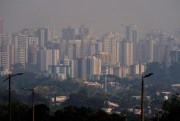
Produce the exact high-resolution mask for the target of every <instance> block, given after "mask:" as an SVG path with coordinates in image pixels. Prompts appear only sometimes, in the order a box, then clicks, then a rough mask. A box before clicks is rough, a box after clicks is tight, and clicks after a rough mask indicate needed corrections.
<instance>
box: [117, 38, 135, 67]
mask: <svg viewBox="0 0 180 121" xmlns="http://www.w3.org/2000/svg"><path fill="white" fill-rule="evenodd" d="M119 47H120V49H119V60H120V64H121V65H123V66H130V65H132V64H133V63H134V62H133V42H129V41H126V40H123V41H121V42H119Z"/></svg>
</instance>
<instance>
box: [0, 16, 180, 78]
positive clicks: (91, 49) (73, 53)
mask: <svg viewBox="0 0 180 121" xmlns="http://www.w3.org/2000/svg"><path fill="white" fill-rule="evenodd" d="M61 34H62V35H61V36H56V34H55V31H54V30H52V29H50V28H48V27H43V28H37V29H23V30H21V31H20V32H18V33H13V34H9V33H6V34H5V33H3V19H2V18H0V67H1V69H0V71H1V73H7V72H10V71H11V70H12V67H13V65H15V64H21V65H22V66H23V67H24V68H27V67H28V66H34V67H36V68H38V69H39V70H40V73H42V74H45V75H49V76H51V77H53V78H58V79H68V78H73V79H81V80H90V79H92V78H98V77H99V76H101V75H104V74H113V75H116V76H118V77H120V78H124V77H133V76H137V75H141V74H142V73H143V72H144V71H145V68H146V63H149V62H160V63H161V62H165V63H166V64H167V65H170V64H171V63H172V62H178V61H180V48H179V47H178V43H177V40H176V38H175V37H173V36H171V35H169V34H168V33H165V32H163V31H153V32H151V33H148V34H147V35H146V38H145V39H143V40H140V39H139V38H138V29H137V27H136V26H135V25H127V26H126V27H125V32H124V34H119V33H112V32H110V33H106V34H104V35H103V36H102V37H100V38H96V37H93V36H92V35H91V30H90V29H89V28H87V27H85V26H83V25H82V26H80V27H79V28H73V27H70V26H68V27H67V28H63V29H62V33H61ZM27 65H28V66H27Z"/></svg>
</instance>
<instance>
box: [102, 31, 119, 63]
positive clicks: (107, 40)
mask: <svg viewBox="0 0 180 121" xmlns="http://www.w3.org/2000/svg"><path fill="white" fill-rule="evenodd" d="M119 41H120V40H119V37H118V36H116V35H115V34H113V33H108V34H105V35H104V36H103V40H102V44H103V45H102V50H103V52H107V53H108V54H109V55H110V59H111V62H110V65H114V64H116V63H118V62H119Z"/></svg>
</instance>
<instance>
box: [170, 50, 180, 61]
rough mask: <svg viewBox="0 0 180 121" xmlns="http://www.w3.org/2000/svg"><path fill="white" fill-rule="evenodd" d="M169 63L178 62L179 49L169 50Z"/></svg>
mask: <svg viewBox="0 0 180 121" xmlns="http://www.w3.org/2000/svg"><path fill="white" fill-rule="evenodd" d="M170 57H171V63H177V62H180V49H177V50H172V51H171V52H170Z"/></svg>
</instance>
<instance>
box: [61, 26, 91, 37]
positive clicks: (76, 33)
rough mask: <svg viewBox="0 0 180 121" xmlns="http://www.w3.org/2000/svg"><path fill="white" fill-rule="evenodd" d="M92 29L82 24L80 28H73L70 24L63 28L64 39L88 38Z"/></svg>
mask: <svg viewBox="0 0 180 121" xmlns="http://www.w3.org/2000/svg"><path fill="white" fill-rule="evenodd" d="M89 33H90V30H89V28H87V27H85V26H84V25H81V27H80V28H79V29H76V28H72V27H71V26H68V27H67V28H63V29H62V39H63V40H82V39H83V38H87V37H88V36H89Z"/></svg>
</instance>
